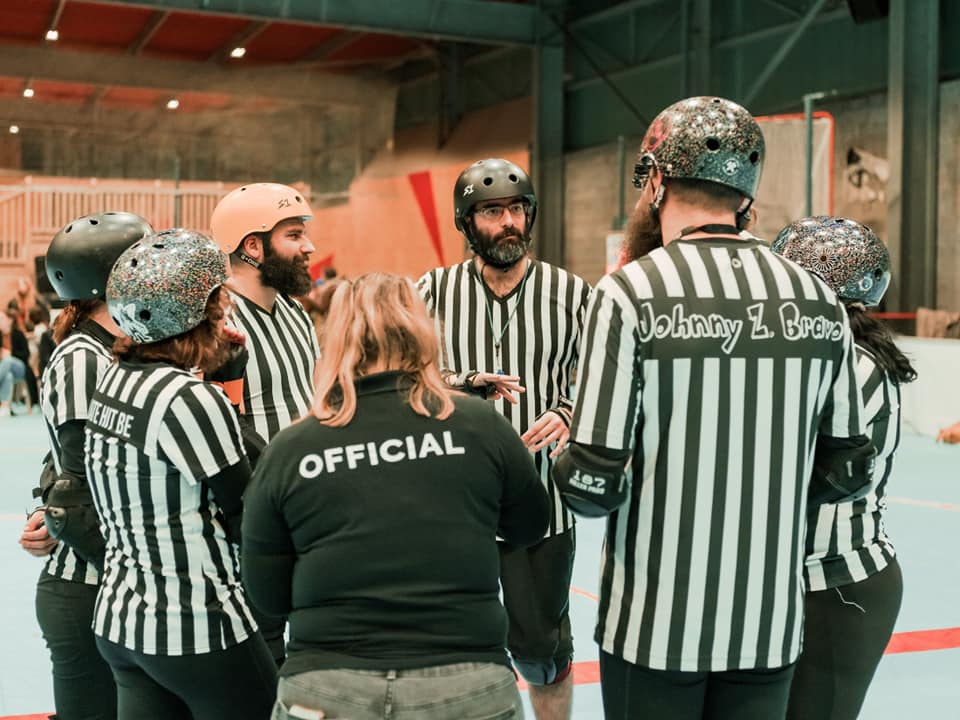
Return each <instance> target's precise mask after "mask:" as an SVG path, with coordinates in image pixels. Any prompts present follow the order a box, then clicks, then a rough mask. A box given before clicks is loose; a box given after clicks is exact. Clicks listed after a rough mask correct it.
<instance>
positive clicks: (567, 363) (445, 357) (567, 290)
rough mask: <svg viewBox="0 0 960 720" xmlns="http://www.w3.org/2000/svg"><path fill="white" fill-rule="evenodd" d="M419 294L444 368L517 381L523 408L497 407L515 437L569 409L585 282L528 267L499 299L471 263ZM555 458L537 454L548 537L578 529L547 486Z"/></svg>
mask: <svg viewBox="0 0 960 720" xmlns="http://www.w3.org/2000/svg"><path fill="white" fill-rule="evenodd" d="M417 287H418V289H419V291H420V295H421V296H422V297H423V299H424V302H425V303H426V305H427V310H428V311H429V312H430V313H431V315H433V318H434V323H435V325H436V328H437V335H438V337H439V339H440V351H441V364H442V366H443V367H444V368H447V369H450V370H454V371H456V372H468V371H473V370H477V371H480V372H499V373H503V374H506V375H518V376H519V377H520V384H521V385H523V387H524V388H526V392H524V393H521V394H520V396H519V403H518V404H516V405H514V404H511V403H509V402H507V401H505V400H503V399H500V400H496V401H495V402H496V405H497V408H498V410H499V411H500V412H501V413H502V414H503V415H504V416H506V418H507V419H508V420H510V422H511V424H512V425H513V427H514V428H515V429H516V431H517V432H518V433H520V434H523V433H524V432H526V430H527V428H529V427H530V425H532V424H533V422H534V421H535V420H536V419H537V418H538V417H540V416H541V415H542V414H543V413H544V412H546V411H547V410H549V409H551V408H555V407H557V406H558V405H560V404H561V402H562V401H565V402H569V398H570V383H571V380H572V379H573V378H572V375H573V372H574V368H575V367H576V364H577V350H578V346H579V338H580V328H581V326H582V324H583V313H584V311H585V310H586V305H587V300H588V298H589V296H590V286H589V285H588V284H587V283H586V282H584V281H583V280H582V279H581V278H579V277H577V276H576V275H574V274H572V273H569V272H567V271H566V270H562V269H561V268H557V267H554V266H552V265H549V264H547V263H544V262H540V261H537V260H531V261H530V265H529V268H528V270H527V273H526V276H525V277H524V279H523V280H522V281H521V283H519V284H518V285H517V287H516V288H515V289H514V290H513V291H512V292H511V293H510V294H508V295H507V296H506V297H504V298H498V297H497V296H496V295H494V294H493V293H492V292H491V291H490V290H489V288H487V286H486V283H484V282H483V279H482V278H481V277H480V274H479V272H478V271H477V267H476V264H475V263H474V261H473V260H466V261H464V262H462V263H460V264H459V265H453V266H451V267H446V268H437V269H435V270H431V271H430V272H428V273H426V274H425V275H424V276H423V277H421V278H420V280H419V281H418V283H417ZM551 451H552V449H551V448H545V449H543V450H541V451H539V452H537V453H536V454H535V455H534V461H535V464H536V466H537V470H538V471H539V473H540V478H541V479H542V481H543V483H544V485H546V487H547V491H548V493H549V495H550V502H551V506H552V508H553V510H552V512H551V517H550V527H549V530H548V531H547V536H548V537H549V536H551V535H556V534H559V533H563V532H566V531H568V530H569V529H570V528H571V527H573V517H572V516H571V515H570V512H569V511H568V510H567V509H566V508H565V507H564V506H563V503H562V502H561V501H560V496H559V494H558V493H557V492H556V489H555V488H554V485H553V481H552V480H551V479H550V469H551V467H552V465H553V461H552V460H551V459H550V457H549V455H550V452H551Z"/></svg>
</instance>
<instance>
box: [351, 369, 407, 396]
mask: <svg viewBox="0 0 960 720" xmlns="http://www.w3.org/2000/svg"><path fill="white" fill-rule="evenodd" d="M409 384H410V379H409V376H408V375H407V373H405V372H403V371H402V370H387V371H386V372H379V373H373V374H372V375H361V376H360V377H358V378H357V379H356V380H355V381H354V387H355V388H356V390H357V395H372V394H373V393H382V392H396V391H397V390H399V389H400V388H401V387H403V386H405V385H409Z"/></svg>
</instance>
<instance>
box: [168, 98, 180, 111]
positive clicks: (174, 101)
mask: <svg viewBox="0 0 960 720" xmlns="http://www.w3.org/2000/svg"><path fill="white" fill-rule="evenodd" d="M178 107H180V101H179V100H177V99H176V98H173V99H171V100H167V110H176V109H177V108H178Z"/></svg>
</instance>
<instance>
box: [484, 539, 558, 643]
mask: <svg viewBox="0 0 960 720" xmlns="http://www.w3.org/2000/svg"><path fill="white" fill-rule="evenodd" d="M497 545H498V547H499V548H500V584H501V585H502V586H503V604H504V607H506V609H507V619H508V620H509V622H510V629H509V631H508V634H507V649H508V650H509V651H510V654H511V655H512V656H513V657H514V658H517V659H520V660H531V661H540V662H546V661H549V660H551V659H554V660H557V661H558V662H562V661H563V660H565V659H567V658H570V657H572V656H573V635H572V633H571V632H570V612H569V611H570V580H571V579H572V577H573V554H574V550H575V548H576V536H575V535H574V530H573V529H571V530H570V531H569V532H565V533H563V534H562V535H554V536H553V537H549V538H545V539H544V540H541V541H540V542H539V543H537V544H536V545H531V546H530V547H517V546H516V545H511V544H509V543H504V542H500V543H497Z"/></svg>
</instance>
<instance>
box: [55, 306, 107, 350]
mask: <svg viewBox="0 0 960 720" xmlns="http://www.w3.org/2000/svg"><path fill="white" fill-rule="evenodd" d="M101 305H103V300H99V299H91V300H71V301H70V304H69V305H67V306H66V307H65V308H64V309H63V310H61V311H60V314H59V315H57V319H56V320H54V321H53V341H54V342H55V343H56V344H57V345H59V344H60V343H62V342H63V340H64V338H66V337H67V336H68V335H69V334H70V333H72V332H73V330H74V328H76V327H77V325H79V324H80V323H82V322H83V321H84V320H86V319H87V318H89V317H90V316H91V315H93V313H95V312H96V311H97V308H98V307H100V306H101Z"/></svg>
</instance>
